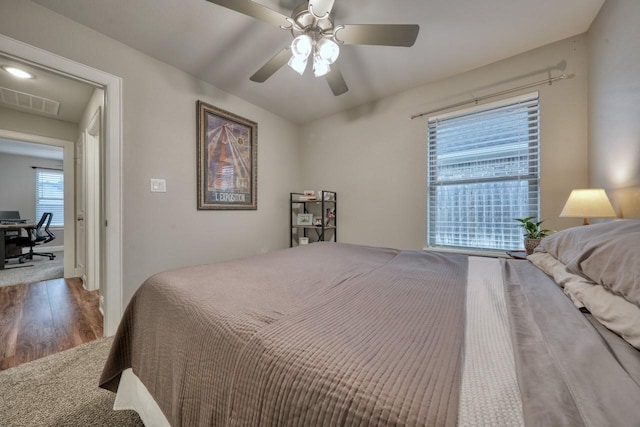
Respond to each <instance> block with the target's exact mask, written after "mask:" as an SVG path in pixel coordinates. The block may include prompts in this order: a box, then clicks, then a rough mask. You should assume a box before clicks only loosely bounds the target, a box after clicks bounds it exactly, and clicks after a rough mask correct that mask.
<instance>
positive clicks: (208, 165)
mask: <svg viewBox="0 0 640 427" xmlns="http://www.w3.org/2000/svg"><path fill="white" fill-rule="evenodd" d="M196 113H197V114H196V116H197V120H196V127H197V135H198V136H197V150H196V151H197V193H198V194H197V196H198V197H197V199H198V210H233V209H246V210H256V209H258V124H257V123H256V122H254V121H251V120H249V119H246V118H244V117H240V116H238V115H236V114H233V113H230V112H228V111H225V110H223V109H221V108H218V107H215V106H213V105H210V104H207V103H205V102H203V101H200V100H198V101H197V103H196Z"/></svg>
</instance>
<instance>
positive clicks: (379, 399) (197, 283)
mask: <svg viewBox="0 0 640 427" xmlns="http://www.w3.org/2000/svg"><path fill="white" fill-rule="evenodd" d="M466 265H467V263H466V258H465V257H463V256H444V255H439V254H436V253H429V254H425V253H424V252H417V251H416V252H410V251H404V252H403V251H398V250H393V249H382V248H368V247H360V246H353V245H346V244H335V243H333V244H332V243H324V244H313V245H309V246H305V247H299V248H294V249H289V250H283V251H278V252H274V253H270V254H265V255H261V256H256V257H253V258H248V259H244V260H237V261H231V262H225V263H219V264H212V265H205V266H199V267H191V268H184V269H179V270H174V271H169V272H165V273H161V274H158V275H155V276H153V277H151V278H150V279H148V280H147V281H146V282H145V283H144V284H143V285H142V286H141V287H140V289H139V290H138V291H137V293H136V294H135V296H134V297H133V299H132V301H131V303H130V304H129V306H128V307H127V309H126V311H125V314H124V317H123V320H122V323H121V325H120V328H119V331H118V333H117V335H116V338H115V341H114V345H113V347H112V350H111V354H110V356H109V360H108V361H107V364H106V366H105V369H104V372H103V375H102V378H101V381H100V383H101V386H102V387H104V388H108V389H110V390H113V391H115V390H116V388H117V384H118V380H119V375H120V372H121V371H122V370H123V369H126V368H128V367H131V368H132V369H133V372H134V373H135V374H136V375H137V376H138V378H140V380H141V381H142V382H143V383H144V384H145V385H146V387H147V389H148V390H149V392H150V393H151V395H152V396H153V397H154V399H155V400H156V402H157V403H158V404H159V406H160V408H161V409H162V411H163V412H164V414H165V416H166V417H167V419H168V420H169V422H170V423H171V424H172V425H173V426H205V425H206V426H235V425H243V426H269V425H271V426H287V425H290V426H314V425H316V426H325V425H326V426H329V425H348V426H378V425H379V426H386V425H455V424H456V415H457V404H458V393H459V390H458V389H459V377H460V356H461V354H462V353H461V348H462V340H463V325H464V300H465V286H466V285H465V284H466ZM427 283H428V286H426V284H427Z"/></svg>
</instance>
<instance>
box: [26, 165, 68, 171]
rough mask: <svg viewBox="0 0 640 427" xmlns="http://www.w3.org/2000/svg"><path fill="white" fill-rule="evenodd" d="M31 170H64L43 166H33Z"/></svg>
mask: <svg viewBox="0 0 640 427" xmlns="http://www.w3.org/2000/svg"><path fill="white" fill-rule="evenodd" d="M31 169H48V170H50V171H61V170H62V169H57V168H45V167H43V166H31Z"/></svg>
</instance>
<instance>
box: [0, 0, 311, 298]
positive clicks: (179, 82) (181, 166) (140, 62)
mask: <svg viewBox="0 0 640 427" xmlns="http://www.w3.org/2000/svg"><path fill="white" fill-rule="evenodd" d="M0 31H1V32H2V33H3V34H5V35H6V36H8V37H12V38H14V39H17V40H21V41H23V42H25V43H29V44H31V45H34V46H37V47H40V48H42V49H45V50H48V51H50V52H53V53H56V54H58V55H61V56H63V57H66V58H69V59H71V60H74V61H77V62H80V63H83V64H86V65H89V66H91V67H94V68H97V69H100V70H103V71H106V72H108V73H111V74H114V75H116V76H119V77H121V78H122V79H123V85H122V87H123V147H122V156H123V177H122V179H123V203H122V204H123V207H122V209H123V281H124V290H123V299H124V302H125V303H126V302H128V300H129V299H130V297H131V296H132V294H133V292H134V291H135V290H136V289H137V287H138V286H139V285H140V283H141V282H142V281H143V280H144V279H146V278H147V277H148V276H149V275H151V274H153V273H155V272H158V271H161V270H165V269H168V268H173V267H178V266H184V265H191V264H199V263H206V262H211V261H218V260H223V259H229V258H235V257H239V256H245V255H251V254H255V253H259V252H266V251H269V250H274V249H278V248H284V247H287V246H288V234H289V233H288V229H287V220H288V211H287V200H288V192H289V191H292V190H294V189H297V188H299V186H298V178H299V172H298V166H297V164H298V162H297V160H298V158H299V152H298V145H297V142H298V127H297V126H295V125H293V124H291V123H290V122H288V121H286V120H284V119H282V118H280V117H278V116H276V115H274V114H273V113H270V112H269V111H266V110H264V109H262V108H259V107H256V106H255V105H252V104H250V103H248V102H246V101H243V100H242V99H239V98H237V97H235V96H232V95H230V94H228V93H225V92H222V91H220V90H218V89H217V88H215V87H213V86H211V85H209V84H207V83H204V82H202V81H200V80H197V79H195V78H193V77H192V76H190V75H188V74H186V73H184V72H182V71H180V70H178V69H176V68H174V67H171V66H169V65H167V64H165V63H162V62H160V61H157V60H155V59H153V58H151V57H149V56H146V55H144V54H141V53H140V52H138V51H136V50H134V49H132V48H130V47H127V46H125V45H123V44H121V43H119V42H117V41H115V40H113V39H110V38H108V37H106V36H104V35H102V34H100V33H97V32H95V31H92V30H90V29H88V28H86V27H84V26H81V25H78V24H76V23H74V22H73V21H71V20H69V19H66V18H64V17H62V16H60V15H57V14H55V13H53V12H51V11H49V10H48V9H46V8H43V7H41V6H39V5H36V4H34V3H32V2H25V1H21V0H4V1H3V3H2V13H1V14H0ZM198 99H200V100H203V101H205V102H208V103H210V104H213V105H215V106H218V107H220V108H223V109H225V110H228V111H232V112H233V113H235V114H238V115H240V116H243V117H246V118H248V119H250V120H253V121H255V122H257V123H258V141H259V142H258V145H259V148H258V174H259V176H258V206H259V208H258V210H257V211H198V210H196V125H195V123H196V122H195V119H196V118H195V111H196V107H195V105H196V101H197V100H198ZM150 178H164V179H166V180H167V192H166V193H151V192H150V191H149V179H150Z"/></svg>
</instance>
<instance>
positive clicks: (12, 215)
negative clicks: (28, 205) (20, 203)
mask: <svg viewBox="0 0 640 427" xmlns="http://www.w3.org/2000/svg"><path fill="white" fill-rule="evenodd" d="M0 219H20V211H0Z"/></svg>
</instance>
